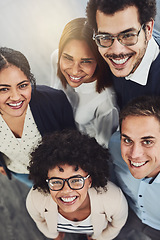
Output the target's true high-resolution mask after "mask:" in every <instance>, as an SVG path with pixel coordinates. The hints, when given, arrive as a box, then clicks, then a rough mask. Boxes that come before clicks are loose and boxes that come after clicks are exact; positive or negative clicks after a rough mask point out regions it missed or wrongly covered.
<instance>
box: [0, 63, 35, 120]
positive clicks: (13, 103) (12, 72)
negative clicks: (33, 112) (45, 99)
mask: <svg viewBox="0 0 160 240" xmlns="http://www.w3.org/2000/svg"><path fill="white" fill-rule="evenodd" d="M30 99H31V84H30V81H29V80H28V79H27V77H26V76H25V75H24V73H23V72H22V71H21V70H20V69H19V68H17V67H15V66H12V65H11V66H9V67H8V68H5V69H3V70H2V71H1V72H0V112H1V114H2V116H3V117H4V118H7V117H20V116H22V115H23V114H25V112H26V110H27V106H28V104H29V102H30Z"/></svg>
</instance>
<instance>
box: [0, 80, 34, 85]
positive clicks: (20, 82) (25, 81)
mask: <svg viewBox="0 0 160 240" xmlns="http://www.w3.org/2000/svg"><path fill="white" fill-rule="evenodd" d="M24 82H30V81H29V80H27V79H26V80H24V81H22V82H20V83H18V84H17V86H19V85H21V84H22V83H24ZM0 87H11V85H9V84H0Z"/></svg>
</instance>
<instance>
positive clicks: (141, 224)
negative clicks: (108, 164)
mask: <svg viewBox="0 0 160 240" xmlns="http://www.w3.org/2000/svg"><path fill="white" fill-rule="evenodd" d="M120 129H121V130H120V132H121V154H122V158H123V159H122V158H120V157H119V155H120V153H118V152H116V153H115V148H116V145H117V142H116V141H115V142H114V141H112V144H111V145H110V146H109V147H110V153H111V155H112V158H113V163H114V171H115V174H116V178H117V181H118V184H119V185H120V187H121V189H122V190H123V191H124V193H125V194H126V196H127V199H128V203H129V206H130V208H131V210H130V212H129V218H128V222H127V224H126V226H125V227H124V228H123V230H122V232H121V233H120V235H119V236H118V237H117V239H124V236H125V237H127V236H128V237H129V236H130V234H131V232H133V231H138V232H139V233H143V234H145V235H146V236H148V237H150V238H151V239H152V240H159V239H160V212H159V209H160V201H159V199H160V97H149V96H143V97H139V98H137V99H135V100H133V101H131V102H130V103H129V104H128V105H127V106H126V107H125V108H124V109H123V110H122V111H121V113H120ZM116 134H117V133H116ZM118 144H119V143H118ZM125 239H130V238H125Z"/></svg>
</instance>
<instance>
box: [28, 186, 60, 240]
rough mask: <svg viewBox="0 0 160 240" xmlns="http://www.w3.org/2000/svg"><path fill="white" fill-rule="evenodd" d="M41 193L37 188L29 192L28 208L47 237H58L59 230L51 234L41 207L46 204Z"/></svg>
mask: <svg viewBox="0 0 160 240" xmlns="http://www.w3.org/2000/svg"><path fill="white" fill-rule="evenodd" d="M41 195H42V194H41V193H39V192H38V191H37V190H33V188H31V190H30V191H29V193H28V196H27V199H26V208H27V211H28V213H29V215H30V216H31V218H32V219H33V220H34V222H35V223H36V225H37V227H38V229H39V230H40V231H41V232H42V233H43V234H44V235H45V236H46V237H47V238H52V239H53V238H56V237H57V236H58V232H56V233H55V235H54V236H53V233H52V234H51V233H50V232H49V230H48V226H47V222H46V219H45V218H44V217H43V216H42V214H41V208H42V206H43V205H44V201H43V200H44V197H43V199H42V198H41Z"/></svg>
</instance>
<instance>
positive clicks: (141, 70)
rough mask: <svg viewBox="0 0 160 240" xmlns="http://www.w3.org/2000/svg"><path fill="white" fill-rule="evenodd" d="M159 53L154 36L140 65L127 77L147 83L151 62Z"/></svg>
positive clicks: (139, 82)
mask: <svg viewBox="0 0 160 240" xmlns="http://www.w3.org/2000/svg"><path fill="white" fill-rule="evenodd" d="M158 54H159V46H158V44H157V43H156V41H155V40H154V39H153V37H152V38H151V39H150V41H149V42H148V46H147V49H146V52H145V55H144V57H143V59H142V61H141V63H140V65H139V66H138V68H137V69H136V71H135V72H134V73H132V74H130V75H129V76H127V77H125V79H126V80H131V81H133V82H136V83H138V84H140V85H146V84H147V79H148V74H149V70H150V67H151V64H152V62H153V61H154V60H155V59H156V58H157V56H158Z"/></svg>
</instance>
